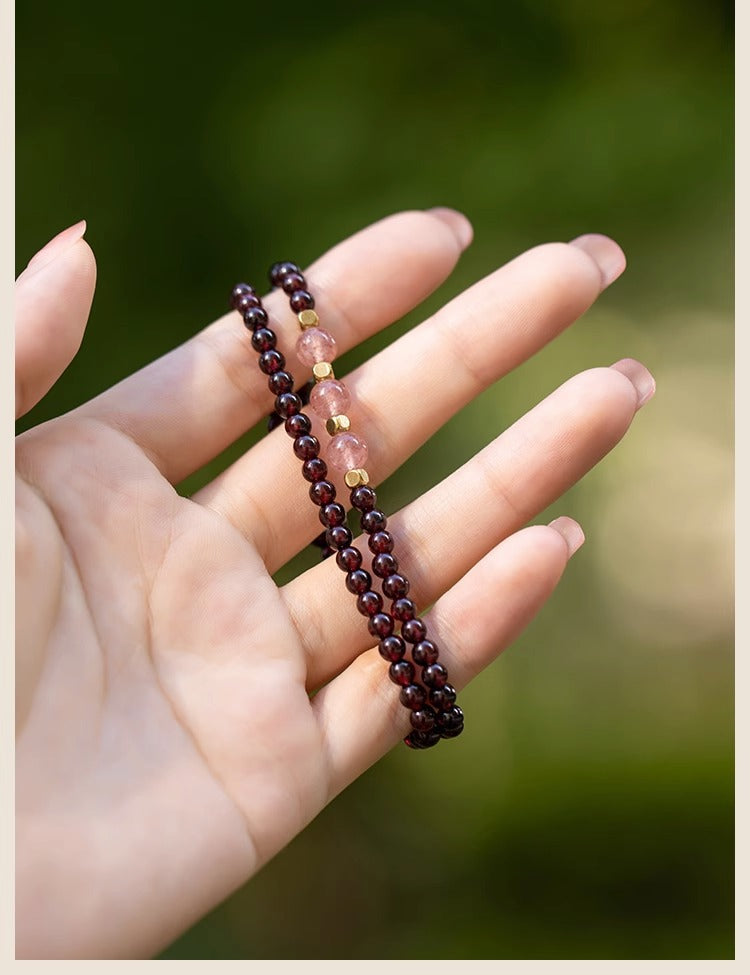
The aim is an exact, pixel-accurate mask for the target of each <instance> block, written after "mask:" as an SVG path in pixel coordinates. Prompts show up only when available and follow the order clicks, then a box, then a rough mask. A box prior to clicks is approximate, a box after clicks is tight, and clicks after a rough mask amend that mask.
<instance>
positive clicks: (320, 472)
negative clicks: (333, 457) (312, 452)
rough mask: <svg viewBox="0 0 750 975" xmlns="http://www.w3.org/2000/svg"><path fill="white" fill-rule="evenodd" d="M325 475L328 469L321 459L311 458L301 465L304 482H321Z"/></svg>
mask: <svg viewBox="0 0 750 975" xmlns="http://www.w3.org/2000/svg"><path fill="white" fill-rule="evenodd" d="M327 473H328V467H327V465H326V462H325V461H324V460H323V459H322V458H321V457H312V458H311V459H310V460H306V461H305V463H304V464H303V465H302V476H303V477H304V479H305V480H306V481H322V480H323V478H324V477H325V476H326V474H327Z"/></svg>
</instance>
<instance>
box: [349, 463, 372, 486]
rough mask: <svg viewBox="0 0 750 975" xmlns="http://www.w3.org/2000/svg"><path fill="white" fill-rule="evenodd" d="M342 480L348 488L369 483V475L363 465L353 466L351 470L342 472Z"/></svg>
mask: <svg viewBox="0 0 750 975" xmlns="http://www.w3.org/2000/svg"><path fill="white" fill-rule="evenodd" d="M344 480H345V481H346V486H347V487H350V488H355V487H359V486H360V484H369V483H370V475H369V474H368V473H367V471H366V470H365V469H364V468H363V467H355V468H354V470H352V471H347V472H346V474H344Z"/></svg>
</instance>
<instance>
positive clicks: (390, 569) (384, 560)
mask: <svg viewBox="0 0 750 975" xmlns="http://www.w3.org/2000/svg"><path fill="white" fill-rule="evenodd" d="M372 571H373V572H374V573H375V575H376V576H380V578H381V579H384V578H385V577H386V576H390V575H393V573H394V572H398V559H397V558H396V556H395V555H391V553H390V552H382V553H381V554H380V555H376V556H375V558H374V559H373V560H372Z"/></svg>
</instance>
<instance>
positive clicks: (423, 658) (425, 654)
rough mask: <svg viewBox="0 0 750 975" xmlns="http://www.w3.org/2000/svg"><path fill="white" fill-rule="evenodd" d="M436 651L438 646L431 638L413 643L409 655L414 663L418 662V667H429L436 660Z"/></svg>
mask: <svg viewBox="0 0 750 975" xmlns="http://www.w3.org/2000/svg"><path fill="white" fill-rule="evenodd" d="M438 652H439V651H438V648H437V646H436V645H435V644H434V643H433V642H432V640H420V641H419V643H416V644H415V645H414V648H413V649H412V652H411V655H412V657H413V659H414V663H415V664H419V666H420V667H429V666H430V664H434V663H435V661H436V660H437V658H438Z"/></svg>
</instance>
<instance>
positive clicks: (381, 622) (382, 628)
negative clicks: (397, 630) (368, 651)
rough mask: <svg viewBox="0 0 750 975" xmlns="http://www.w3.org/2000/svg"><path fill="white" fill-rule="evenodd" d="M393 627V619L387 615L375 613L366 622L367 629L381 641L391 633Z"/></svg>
mask: <svg viewBox="0 0 750 975" xmlns="http://www.w3.org/2000/svg"><path fill="white" fill-rule="evenodd" d="M393 627H394V623H393V617H392V616H390V615H389V614H388V613H375V615H374V616H371V617H370V618H369V620H368V621H367V629H368V630H369V631H370V633H371V634H372V635H373V636H376V637H378V638H379V639H381V640H382V639H384V638H386V637H389V636H390V635H391V634H392V633H393Z"/></svg>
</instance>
